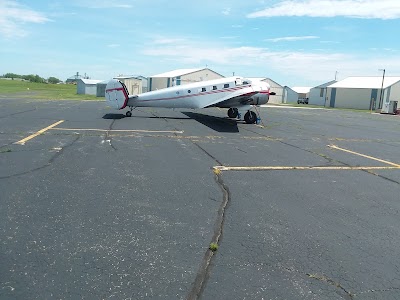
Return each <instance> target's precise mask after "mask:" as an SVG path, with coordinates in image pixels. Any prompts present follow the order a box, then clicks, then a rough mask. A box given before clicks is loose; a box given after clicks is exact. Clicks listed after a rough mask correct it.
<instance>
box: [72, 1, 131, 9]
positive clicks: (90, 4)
mask: <svg viewBox="0 0 400 300" xmlns="http://www.w3.org/2000/svg"><path fill="white" fill-rule="evenodd" d="M75 4H76V5H77V6H80V7H86V8H132V7H133V5H131V4H127V3H126V2H117V1H109V0H97V1H93V0H79V1H75Z"/></svg>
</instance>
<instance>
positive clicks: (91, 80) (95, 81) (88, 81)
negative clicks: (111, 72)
mask: <svg viewBox="0 0 400 300" xmlns="http://www.w3.org/2000/svg"><path fill="white" fill-rule="evenodd" d="M78 80H82V81H83V83H84V84H96V83H99V82H102V81H103V80H96V79H83V78H80V79H78Z"/></svg>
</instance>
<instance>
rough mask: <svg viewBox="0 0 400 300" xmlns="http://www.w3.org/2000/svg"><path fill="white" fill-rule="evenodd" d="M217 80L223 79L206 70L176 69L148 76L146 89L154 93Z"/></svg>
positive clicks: (219, 75) (215, 73)
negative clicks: (169, 88)
mask: <svg viewBox="0 0 400 300" xmlns="http://www.w3.org/2000/svg"><path fill="white" fill-rule="evenodd" d="M219 78H224V76H222V75H221V74H218V73H217V72H214V71H212V70H210V69H208V68H203V69H178V70H174V71H170V72H166V73H161V74H157V75H153V76H150V77H149V78H148V89H149V91H155V90H159V89H163V88H167V87H170V86H175V85H184V84H188V83H193V82H199V81H204V80H212V79H219Z"/></svg>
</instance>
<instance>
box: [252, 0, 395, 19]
mask: <svg viewBox="0 0 400 300" xmlns="http://www.w3.org/2000/svg"><path fill="white" fill-rule="evenodd" d="M293 16H296V17H336V16H342V17H350V18H363V19H398V18H400V2H399V1H398V0H379V1H377V0H307V1H293V0H292V1H281V2H279V3H277V4H275V5H273V6H272V7H271V8H266V9H264V10H260V11H258V12H254V13H251V14H248V15H247V17H248V18H259V17H293Z"/></svg>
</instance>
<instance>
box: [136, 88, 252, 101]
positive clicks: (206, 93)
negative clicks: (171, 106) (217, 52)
mask: <svg viewBox="0 0 400 300" xmlns="http://www.w3.org/2000/svg"><path fill="white" fill-rule="evenodd" d="M247 87H250V85H247V86H243V87H234V88H226V89H223V90H211V91H208V92H200V93H197V94H190V95H184V96H177V97H169V98H155V99H149V100H135V101H138V102H146V101H164V100H176V99H183V98H188V97H196V96H204V95H210V94H217V93H224V92H233V91H238V90H241V89H244V88H247ZM256 93H258V92H251V93H247V94H244V95H240V96H247V95H249V94H252V95H254V94H256Z"/></svg>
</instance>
